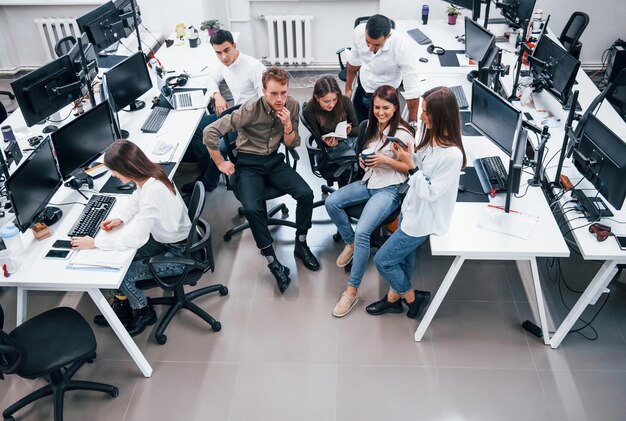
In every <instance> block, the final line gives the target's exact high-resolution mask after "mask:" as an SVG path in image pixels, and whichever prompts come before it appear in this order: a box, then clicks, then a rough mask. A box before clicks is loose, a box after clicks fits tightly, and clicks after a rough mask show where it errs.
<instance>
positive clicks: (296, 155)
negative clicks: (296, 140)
mask: <svg viewBox="0 0 626 421" xmlns="http://www.w3.org/2000/svg"><path fill="white" fill-rule="evenodd" d="M287 151H289V155H291V157H292V158H293V160H294V161H299V160H300V154H299V153H298V151H297V150H295V149H290V148H287Z"/></svg>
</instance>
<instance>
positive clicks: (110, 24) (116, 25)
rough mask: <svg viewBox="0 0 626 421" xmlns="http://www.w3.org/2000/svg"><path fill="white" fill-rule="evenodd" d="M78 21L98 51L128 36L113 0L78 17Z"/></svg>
mask: <svg viewBox="0 0 626 421" xmlns="http://www.w3.org/2000/svg"><path fill="white" fill-rule="evenodd" d="M76 23H77V24H78V27H79V28H80V30H81V31H82V32H84V33H86V34H87V37H88V38H89V41H91V43H92V44H93V45H94V48H95V50H96V52H100V51H102V50H104V49H105V48H107V47H108V46H110V45H111V44H114V43H115V42H117V41H119V40H120V39H122V38H124V37H126V31H125V29H124V23H123V22H122V21H121V20H120V13H119V11H118V9H117V8H116V7H115V5H114V4H113V2H112V1H108V2H106V3H104V4H103V5H102V6H99V7H97V8H96V9H94V10H92V11H91V12H89V13H87V14H85V15H83V16H81V17H80V18H78V19H76Z"/></svg>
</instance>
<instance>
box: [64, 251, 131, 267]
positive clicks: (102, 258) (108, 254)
mask: <svg viewBox="0 0 626 421" xmlns="http://www.w3.org/2000/svg"><path fill="white" fill-rule="evenodd" d="M132 256H133V250H123V251H112V250H108V251H105V250H98V249H89V250H79V251H78V252H77V253H75V254H74V257H72V258H71V259H70V261H69V263H68V264H67V266H68V268H71V269H85V270H90V269H91V270H97V269H98V268H104V269H114V270H120V269H122V268H123V267H124V266H125V265H126V263H127V262H128V261H129V260H130V259H132Z"/></svg>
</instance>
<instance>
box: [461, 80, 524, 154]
mask: <svg viewBox="0 0 626 421" xmlns="http://www.w3.org/2000/svg"><path fill="white" fill-rule="evenodd" d="M472 85H473V86H472V114H471V117H470V123H471V125H472V126H473V127H474V128H475V129H476V130H478V131H479V132H480V133H482V134H483V135H484V136H486V137H487V138H489V139H490V140H491V141H492V142H493V143H495V144H496V145H497V146H498V147H499V148H500V149H502V150H503V151H504V152H505V153H506V154H507V155H508V156H511V155H512V151H513V144H514V142H515V140H516V139H517V138H518V136H519V131H520V128H521V125H522V112H521V111H520V110H518V109H516V108H515V107H513V106H512V105H511V104H510V103H509V102H508V101H507V100H505V99H504V98H502V97H501V96H500V95H498V94H496V93H495V92H494V91H492V90H491V89H489V88H488V87H487V86H485V85H483V84H482V83H480V82H479V81H477V80H474V81H473V84H472Z"/></svg>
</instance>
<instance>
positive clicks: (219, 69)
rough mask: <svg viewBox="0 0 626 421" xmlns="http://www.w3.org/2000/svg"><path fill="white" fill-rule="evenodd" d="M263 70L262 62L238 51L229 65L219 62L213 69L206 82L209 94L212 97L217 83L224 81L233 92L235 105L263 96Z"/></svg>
mask: <svg viewBox="0 0 626 421" xmlns="http://www.w3.org/2000/svg"><path fill="white" fill-rule="evenodd" d="M264 71H265V66H264V65H263V63H261V62H260V61H259V60H257V59H255V58H253V57H250V56H249V55H247V54H244V53H242V52H241V51H240V52H239V56H238V57H237V59H236V60H235V61H234V62H233V63H232V64H231V65H230V66H224V65H223V64H222V63H221V62H220V63H219V64H218V65H217V66H216V67H215V68H214V69H213V71H212V72H211V73H212V74H211V75H210V76H209V77H208V78H207V83H206V85H207V90H208V91H209V96H211V97H213V94H214V93H216V92H219V87H218V84H219V83H220V82H222V81H225V82H226V84H227V85H228V88H229V89H230V92H231V93H232V94H233V100H234V101H235V105H239V104H243V103H245V102H248V101H249V100H251V99H254V98H259V97H261V96H263V82H262V81H261V78H262V76H263V72H264Z"/></svg>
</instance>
